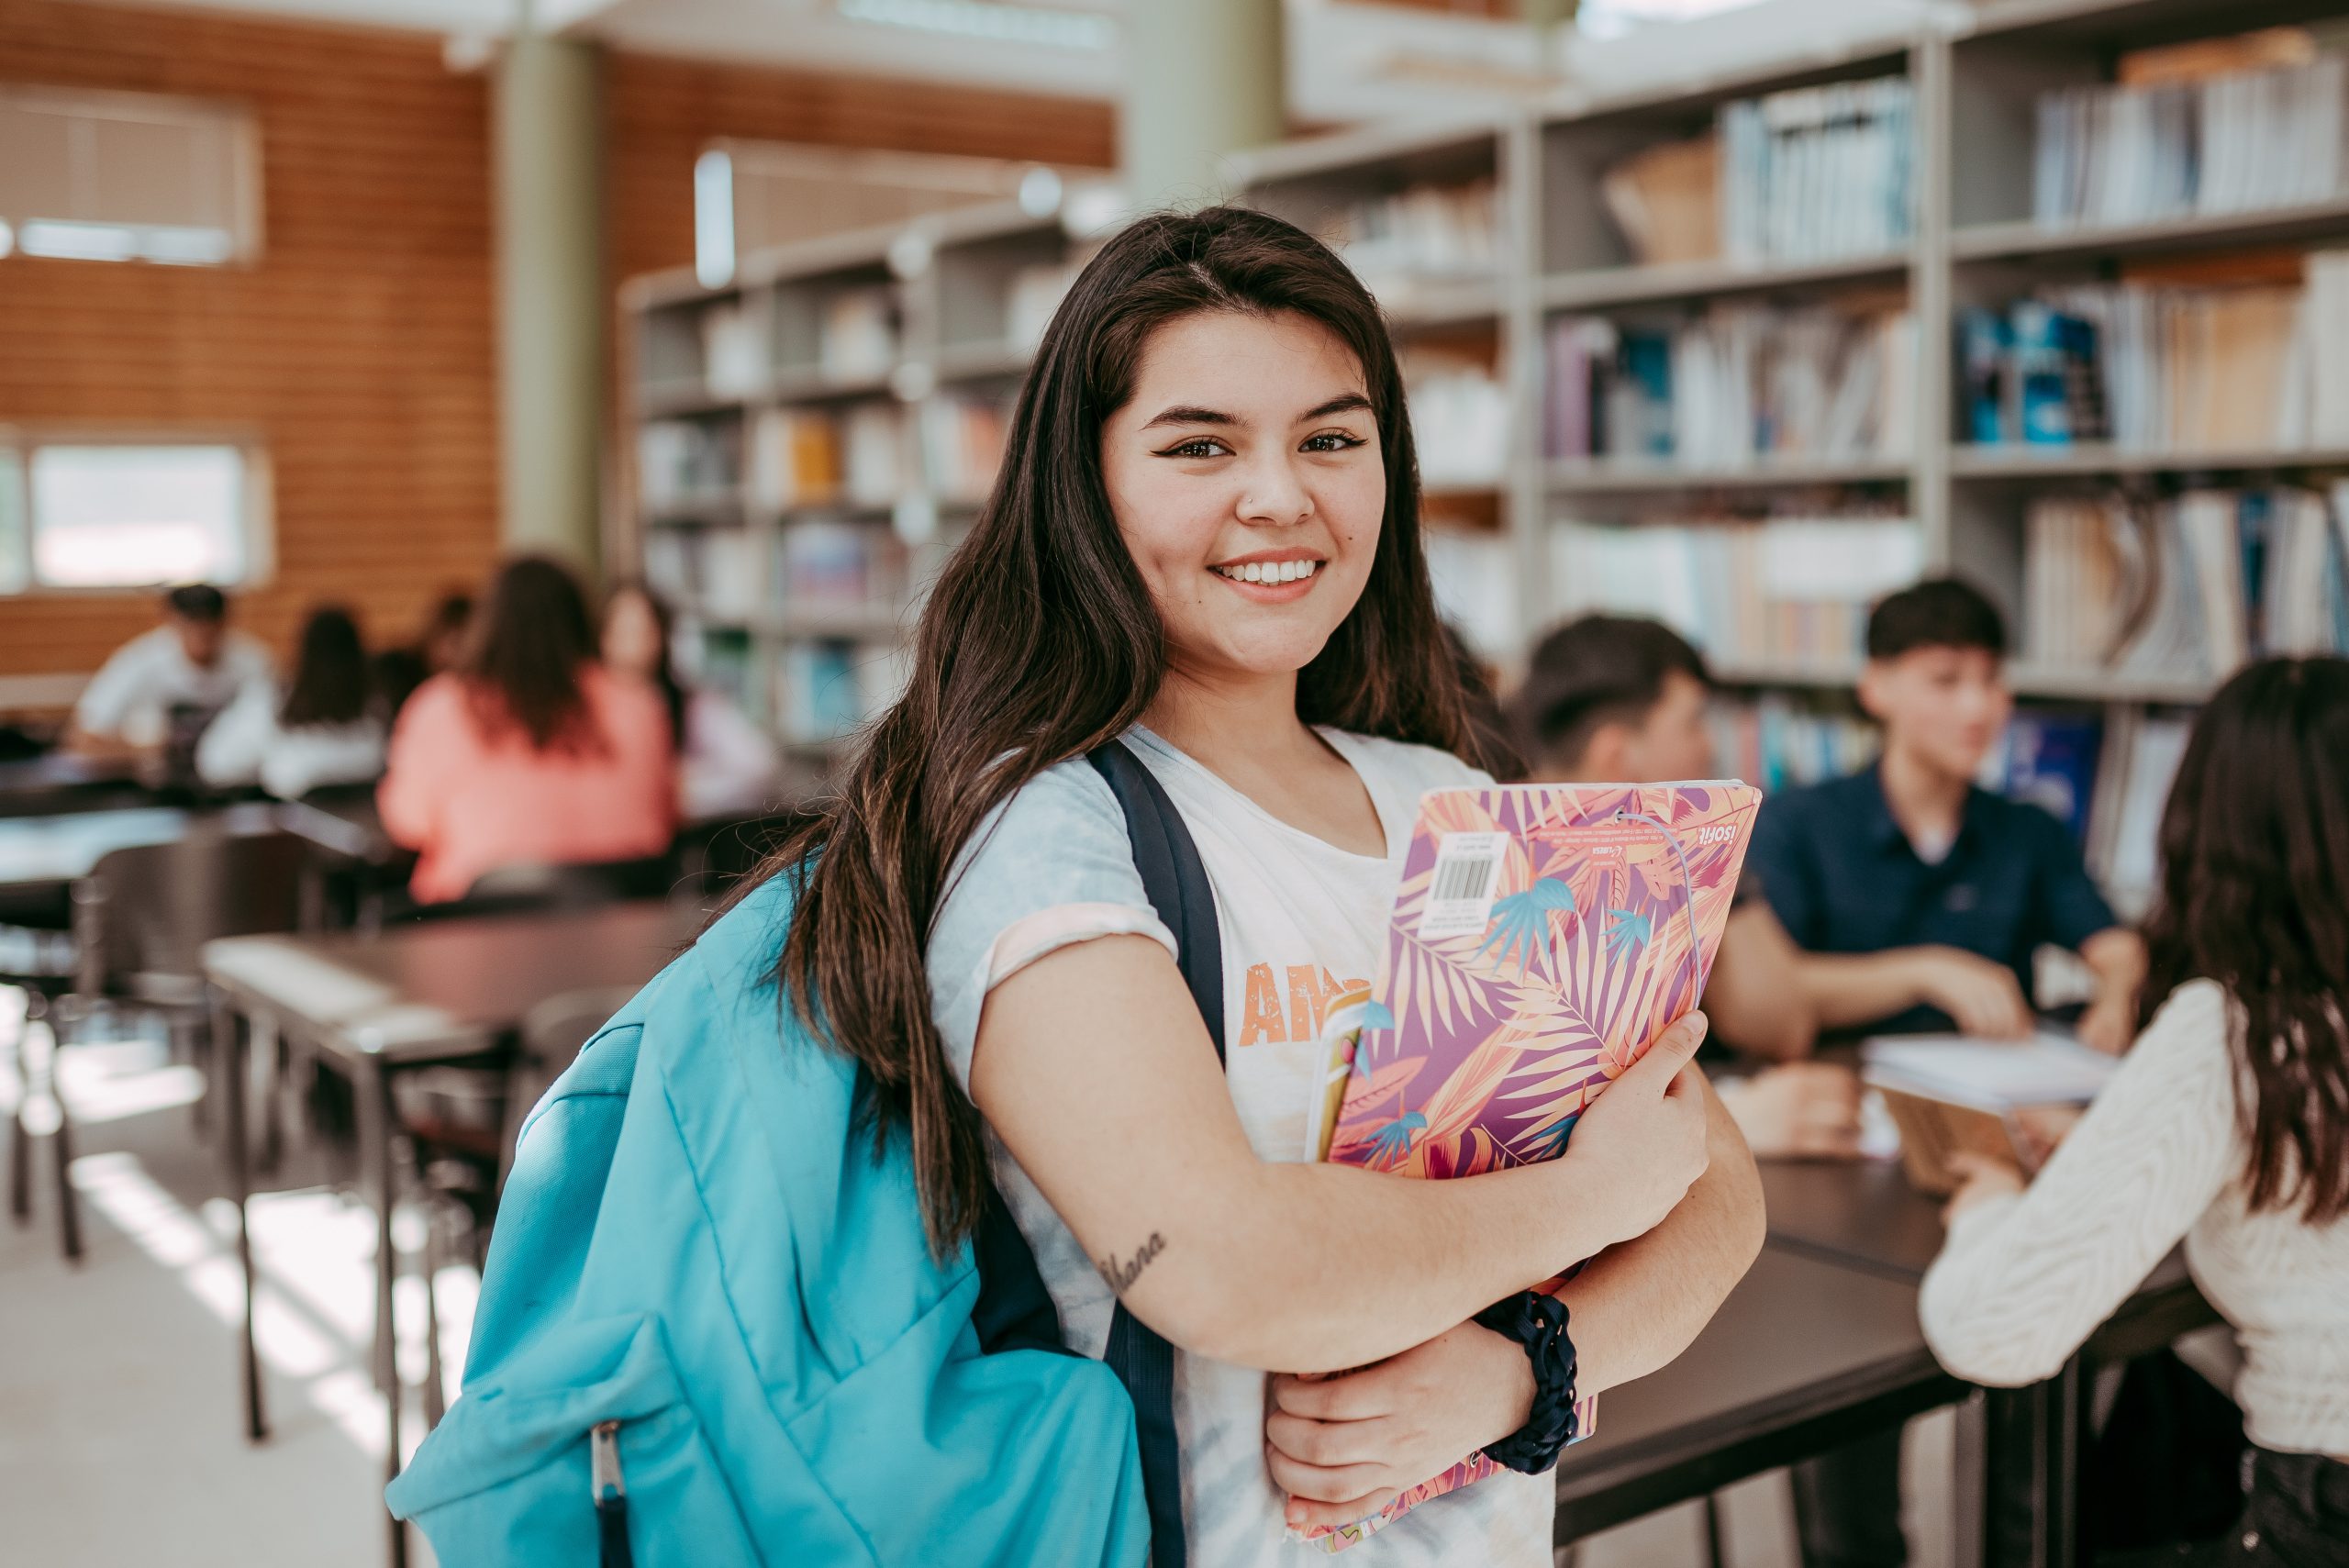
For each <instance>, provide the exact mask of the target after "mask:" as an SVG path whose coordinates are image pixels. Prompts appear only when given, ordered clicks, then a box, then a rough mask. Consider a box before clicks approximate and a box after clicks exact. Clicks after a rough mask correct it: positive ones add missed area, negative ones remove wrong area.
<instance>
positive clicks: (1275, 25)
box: [1118, 0, 1287, 207]
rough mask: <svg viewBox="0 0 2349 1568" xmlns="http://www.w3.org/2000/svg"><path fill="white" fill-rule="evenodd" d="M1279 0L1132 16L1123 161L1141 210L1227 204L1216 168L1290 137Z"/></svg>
mask: <svg viewBox="0 0 2349 1568" xmlns="http://www.w3.org/2000/svg"><path fill="white" fill-rule="evenodd" d="M1282 55H1283V49H1282V40H1281V0H1180V3H1179V4H1178V3H1174V0H1141V3H1140V4H1137V5H1134V6H1129V7H1128V8H1127V11H1126V95H1125V102H1124V104H1123V105H1122V106H1121V110H1120V113H1119V117H1118V139H1119V163H1120V164H1121V165H1122V166H1123V172H1124V176H1125V185H1126V191H1127V194H1128V195H1129V196H1130V198H1131V200H1132V201H1133V203H1134V205H1135V206H1143V207H1152V206H1167V205H1177V206H1198V205H1200V204H1202V203H1205V202H1208V201H1212V200H1216V199H1219V198H1220V197H1222V196H1223V195H1227V194H1228V193H1227V192H1226V191H1225V190H1224V189H1223V184H1222V179H1221V175H1220V172H1219V169H1218V161H1219V159H1221V158H1222V157H1223V155H1224V154H1225V153H1228V152H1237V151H1239V150H1241V149H1243V148H1250V147H1263V146H1265V145H1266V144H1268V143H1271V142H1275V141H1278V140H1280V139H1281V138H1282V137H1283V136H1285V135H1286V134H1287V122H1286V117H1285V115H1284V112H1283V98H1284V95H1283V92H1282V76H1281V71H1282Z"/></svg>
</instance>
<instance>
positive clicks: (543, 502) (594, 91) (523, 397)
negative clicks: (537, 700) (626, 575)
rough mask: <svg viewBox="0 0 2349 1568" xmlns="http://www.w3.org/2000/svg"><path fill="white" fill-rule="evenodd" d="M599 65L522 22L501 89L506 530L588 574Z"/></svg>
mask: <svg viewBox="0 0 2349 1568" xmlns="http://www.w3.org/2000/svg"><path fill="white" fill-rule="evenodd" d="M601 76H602V59H601V55H600V53H599V51H598V50H596V47H595V46H594V45H592V44H587V43H582V42H578V41H576V40H573V39H557V38H547V37H544V36H541V35H539V34H534V33H530V32H529V31H528V30H527V29H517V31H516V33H515V35H514V37H513V38H512V39H509V40H508V41H507V46H506V50H505V53H504V54H503V56H502V57H501V58H500V60H499V61H498V65H497V75H496V81H495V88H494V91H493V95H492V96H493V104H494V106H493V109H492V116H493V122H494V123H493V125H492V136H493V138H494V140H495V162H496V169H495V195H494V198H493V199H494V201H495V217H496V229H497V383H498V387H497V391H498V460H499V469H500V479H501V485H500V498H501V501H502V503H503V512H502V516H501V517H500V519H499V528H498V538H499V539H500V541H501V542H502V543H503V544H504V546H505V548H506V549H507V550H509V551H523V550H530V551H540V552H544V553H547V554H552V555H559V556H562V557H564V558H565V559H567V560H569V561H571V562H573V563H575V564H576V565H578V566H580V567H581V568H582V569H584V570H585V571H586V572H588V573H590V574H591V575H592V574H593V573H595V571H596V562H597V557H598V555H599V554H600V550H599V548H598V547H599V541H600V539H601V537H602V530H603V508H602V479H603V394H604V317H605V309H606V304H607V302H606V300H605V297H604V268H603V252H604V237H603V214H602V208H601V201H602V187H603V147H602V142H603V125H602V116H601V114H600V112H599V95H598V90H599V84H600V80H601Z"/></svg>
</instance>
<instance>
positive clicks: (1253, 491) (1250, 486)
mask: <svg viewBox="0 0 2349 1568" xmlns="http://www.w3.org/2000/svg"><path fill="white" fill-rule="evenodd" d="M1239 512H1240V516H1241V517H1243V518H1245V519H1246V520H1247V521H1249V522H1252V523H1267V524H1271V525H1273V526H1275V527H1279V528H1286V527H1289V526H1291V525H1293V524H1297V523H1301V522H1303V521H1305V519H1306V518H1308V517H1311V516H1312V515H1313V496H1312V495H1311V493H1310V492H1308V490H1307V489H1306V488H1305V485H1304V484H1302V483H1301V482H1300V481H1299V480H1298V478H1297V473H1296V471H1295V469H1293V468H1292V467H1291V466H1290V465H1289V463H1288V462H1286V454H1284V455H1282V456H1275V457H1269V458H1266V459H1265V460H1264V461H1263V462H1259V463H1257V464H1256V465H1255V466H1254V467H1253V468H1252V469H1251V470H1250V471H1249V473H1248V478H1247V484H1246V485H1245V487H1244V488H1242V489H1241V493H1240V505H1239Z"/></svg>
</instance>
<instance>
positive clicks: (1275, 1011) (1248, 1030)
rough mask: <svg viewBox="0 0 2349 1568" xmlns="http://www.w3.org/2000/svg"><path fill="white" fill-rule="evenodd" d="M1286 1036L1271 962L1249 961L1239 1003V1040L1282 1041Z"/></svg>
mask: <svg viewBox="0 0 2349 1568" xmlns="http://www.w3.org/2000/svg"><path fill="white" fill-rule="evenodd" d="M1286 1040H1288V1031H1287V1030H1286V1029H1284V1028H1283V1027H1282V1025H1281V995H1280V991H1279V990H1278V988H1277V987H1275V985H1274V984H1273V966H1272V965H1271V964H1269V963H1252V964H1250V965H1249V966H1248V995H1247V997H1246V999H1245V1000H1243V1001H1242V1002H1241V1005H1240V1044H1241V1045H1242V1046H1250V1045H1261V1044H1264V1042H1266V1041H1278V1042H1284V1043H1285V1042H1286Z"/></svg>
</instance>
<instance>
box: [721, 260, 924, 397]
mask: <svg viewBox="0 0 2349 1568" xmlns="http://www.w3.org/2000/svg"><path fill="white" fill-rule="evenodd" d="M698 326H699V328H700V333H701V365H702V384H703V386H704V388H705V389H706V390H707V392H708V393H709V395H711V396H713V397H741V398H749V397H756V396H758V395H760V394H761V393H763V392H764V391H765V390H766V388H767V386H768V385H769V384H770V383H771V382H772V380H773V376H774V366H775V361H776V357H777V354H776V350H777V343H776V340H775V339H774V334H773V330H772V328H773V322H772V319H771V318H770V317H769V316H768V314H767V312H766V311H765V310H764V309H763V307H762V306H759V305H757V304H755V303H753V302H751V301H749V300H743V299H722V300H718V301H716V302H714V303H712V304H710V305H707V306H703V307H702V310H701V314H700V317H699V322H698ZM815 339H816V340H815V356H816V357H815V364H814V368H815V369H816V370H817V371H818V372H820V373H822V374H823V375H825V376H826V377H828V378H829V379H831V380H835V381H869V380H872V379H874V377H877V376H884V375H886V374H888V373H889V371H890V369H891V368H892V367H893V366H895V365H896V362H897V339H898V314H897V296H896V291H895V290H893V289H891V288H889V287H887V286H886V285H874V286H871V287H862V288H843V289H835V290H832V291H831V292H830V293H829V294H827V295H824V296H823V297H822V298H821V299H820V300H819V301H818V302H817V304H816V306H815ZM803 351H804V350H803Z"/></svg>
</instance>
